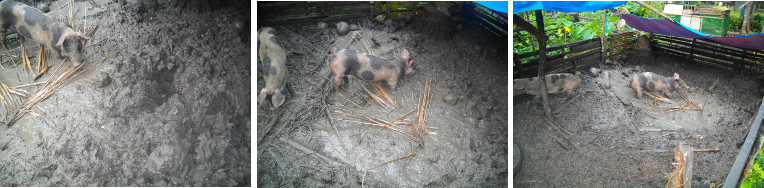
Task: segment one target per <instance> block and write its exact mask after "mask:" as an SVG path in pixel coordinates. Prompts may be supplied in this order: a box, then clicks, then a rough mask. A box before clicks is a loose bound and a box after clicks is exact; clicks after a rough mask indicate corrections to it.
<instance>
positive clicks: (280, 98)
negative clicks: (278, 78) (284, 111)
mask: <svg viewBox="0 0 764 188" xmlns="http://www.w3.org/2000/svg"><path fill="white" fill-rule="evenodd" d="M284 101H285V97H284V95H281V91H279V90H278V89H277V90H275V91H273V96H271V102H272V103H273V107H274V108H278V107H279V106H281V104H284Z"/></svg>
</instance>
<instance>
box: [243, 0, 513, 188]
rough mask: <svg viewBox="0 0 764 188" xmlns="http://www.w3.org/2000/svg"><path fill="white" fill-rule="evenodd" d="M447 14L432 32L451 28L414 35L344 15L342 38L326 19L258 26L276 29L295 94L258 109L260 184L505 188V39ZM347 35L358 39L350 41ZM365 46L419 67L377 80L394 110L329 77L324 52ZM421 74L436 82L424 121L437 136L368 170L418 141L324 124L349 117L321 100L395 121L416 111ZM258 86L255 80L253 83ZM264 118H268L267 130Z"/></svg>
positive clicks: (398, 25)
mask: <svg viewBox="0 0 764 188" xmlns="http://www.w3.org/2000/svg"><path fill="white" fill-rule="evenodd" d="M414 19H415V20H414V21H413V22H412V23H422V22H418V21H417V20H416V19H422V18H421V17H419V18H414ZM447 19H450V21H448V22H433V23H435V24H448V25H445V26H441V25H438V26H437V27H434V26H433V28H438V27H448V28H454V29H453V31H452V32H446V34H445V35H441V33H437V34H435V33H432V34H427V33H421V32H417V28H418V27H415V26H414V25H416V24H412V23H405V22H400V21H385V22H375V21H372V20H371V19H358V20H345V21H346V22H348V23H349V24H350V28H351V31H350V33H349V34H347V35H338V34H336V32H335V31H336V28H335V27H334V25H335V23H334V22H331V23H328V25H329V27H328V28H325V29H320V28H318V26H319V24H318V23H305V24H299V25H284V26H281V25H277V24H269V23H261V24H262V25H259V26H258V28H260V27H265V26H270V27H273V28H274V29H276V31H277V32H278V34H279V36H278V37H279V39H280V41H281V42H282V44H283V45H284V49H285V50H286V51H287V59H288V60H287V67H289V68H290V74H291V76H290V79H291V82H292V84H293V86H294V90H295V93H293V94H290V95H289V96H287V102H286V103H285V104H284V106H282V107H280V108H279V109H275V110H274V109H270V108H269V104H267V103H266V104H264V105H262V106H260V107H258V108H257V109H258V111H257V116H258V118H257V124H258V127H257V128H258V134H260V135H258V141H257V142H258V149H257V152H258V158H257V163H258V169H257V171H258V183H257V184H258V186H266V187H269V186H297V187H321V186H328V185H334V186H347V187H358V186H361V184H362V183H363V185H364V186H371V187H399V186H405V187H421V186H428V187H443V186H456V187H464V186H479V187H480V186H482V187H485V186H489V187H494V186H499V187H502V186H506V184H507V178H508V173H507V153H508V150H507V145H508V143H507V138H508V130H507V126H506V125H507V123H508V121H507V115H508V109H507V107H508V106H507V104H508V101H507V95H508V90H507V87H506V86H507V81H508V77H507V71H506V70H507V65H508V55H507V52H508V50H507V45H506V44H507V41H506V40H496V39H495V38H492V37H491V35H492V34H491V33H489V32H486V31H484V30H483V29H482V28H480V27H479V26H476V25H472V24H470V22H468V21H466V20H465V19H464V18H462V17H461V16H459V15H452V16H451V17H448V18H447ZM355 36H360V38H362V39H363V40H365V41H366V44H363V42H360V41H355V40H353V38H354V37H355ZM365 46H368V49H370V50H371V53H372V54H374V55H377V56H381V57H387V58H392V57H396V56H400V52H401V50H402V49H404V48H405V49H407V50H408V51H410V52H411V53H412V56H413V58H414V59H415V60H414V64H415V65H416V66H418V67H419V68H420V70H419V71H417V72H415V73H414V74H412V75H408V76H406V77H404V78H403V79H402V81H399V82H398V87H397V88H396V89H391V88H390V87H389V86H387V84H386V83H385V82H382V83H381V84H382V85H383V88H384V89H385V90H387V91H388V92H390V94H391V95H392V96H393V97H395V98H396V99H397V100H398V101H399V104H400V107H398V108H396V109H395V110H391V109H388V108H385V107H381V106H379V105H377V104H374V103H373V102H371V103H364V102H362V101H365V99H364V98H363V96H362V93H361V92H362V91H361V92H359V90H360V89H359V88H360V87H359V86H358V84H356V83H355V82H353V81H352V80H350V81H343V84H342V85H341V87H338V88H335V86H334V83H333V82H332V81H329V77H330V74H331V73H330V71H329V69H328V65H327V64H326V63H327V60H326V57H327V55H328V54H329V53H330V52H334V51H336V50H339V49H342V48H348V49H352V50H356V51H364V49H366V47H365ZM258 66H259V65H258ZM258 69H260V67H258ZM428 77H430V78H432V79H434V80H436V86H435V88H434V96H433V99H432V104H431V107H430V116H429V117H428V123H427V126H428V127H431V128H428V130H430V131H435V132H437V135H426V136H425V137H424V142H425V147H424V148H420V149H418V150H417V151H416V152H415V155H414V156H413V157H411V158H407V159H403V160H400V161H396V162H393V163H390V164H387V165H384V166H382V167H378V168H374V167H375V166H377V165H380V164H382V163H385V162H387V161H390V160H393V159H396V158H398V157H402V156H405V155H407V154H408V153H410V152H411V150H412V149H413V148H414V147H415V145H416V143H415V142H413V141H411V140H410V139H409V138H408V137H406V136H404V135H402V134H399V133H395V132H392V131H388V130H378V127H373V126H368V125H363V124H358V123H349V122H344V121H337V120H331V122H332V123H330V119H329V118H344V119H348V118H346V117H344V116H341V115H338V114H336V113H334V112H330V111H327V110H326V109H325V108H326V107H327V105H345V106H348V107H353V109H357V108H356V107H354V106H353V105H352V104H350V103H348V102H347V100H346V99H344V98H343V97H341V96H340V95H339V94H340V93H341V94H342V95H343V96H346V97H347V98H350V100H353V101H355V102H359V103H361V104H360V105H362V106H364V109H363V110H360V109H358V111H361V112H363V113H365V114H369V115H372V116H375V117H379V118H382V119H386V120H392V119H395V118H396V117H398V116H400V115H402V114H404V113H406V112H408V111H410V110H412V109H414V108H415V107H416V105H417V102H416V99H417V98H416V96H415V95H416V93H417V92H419V91H421V90H422V89H423V87H424V85H425V80H426V79H427V78H428ZM262 87H263V85H262V78H261V77H258V86H257V88H262ZM367 87H368V86H367ZM327 114H328V116H327ZM274 119H275V120H274ZM408 120H409V121H410V120H413V116H410V117H409V118H408ZM270 122H275V123H273V124H272V125H273V126H272V127H270V126H268V125H270ZM432 127H435V128H437V129H435V128H432ZM260 138H262V139H260ZM290 143H297V144H299V145H300V147H295V145H293V144H290ZM300 148H307V149H308V150H310V151H308V152H306V151H305V150H303V149H300ZM320 156H326V157H327V158H329V159H328V160H329V161H326V160H325V159H324V158H323V157H320ZM364 172H366V174H365V176H364Z"/></svg>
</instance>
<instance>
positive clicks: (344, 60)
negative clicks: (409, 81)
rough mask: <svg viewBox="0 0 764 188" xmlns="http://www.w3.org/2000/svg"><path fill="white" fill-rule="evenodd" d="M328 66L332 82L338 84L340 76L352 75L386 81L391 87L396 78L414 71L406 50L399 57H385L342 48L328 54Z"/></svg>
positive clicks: (394, 84)
mask: <svg viewBox="0 0 764 188" xmlns="http://www.w3.org/2000/svg"><path fill="white" fill-rule="evenodd" d="M329 59H330V61H329V68H330V69H331V70H332V73H333V79H334V84H336V85H340V84H341V83H342V80H341V79H342V77H343V76H345V75H352V76H355V77H357V78H360V79H363V80H366V81H373V82H378V81H386V82H387V84H388V85H390V87H391V88H396V86H397V84H398V80H400V79H401V78H402V77H403V76H404V75H408V74H411V73H414V72H416V68H415V67H414V66H413V63H414V58H412V57H411V54H410V53H409V51H408V50H406V49H404V50H403V52H401V58H396V59H386V58H380V57H377V56H373V55H369V54H364V53H359V52H356V51H352V50H347V49H342V50H340V51H337V52H336V53H334V54H332V55H331V56H330V58H329Z"/></svg>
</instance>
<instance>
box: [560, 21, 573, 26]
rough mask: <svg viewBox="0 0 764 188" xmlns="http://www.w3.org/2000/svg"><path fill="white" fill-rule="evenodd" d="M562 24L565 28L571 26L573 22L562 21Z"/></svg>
mask: <svg viewBox="0 0 764 188" xmlns="http://www.w3.org/2000/svg"><path fill="white" fill-rule="evenodd" d="M562 24H564V25H565V26H573V22H571V21H568V20H562Z"/></svg>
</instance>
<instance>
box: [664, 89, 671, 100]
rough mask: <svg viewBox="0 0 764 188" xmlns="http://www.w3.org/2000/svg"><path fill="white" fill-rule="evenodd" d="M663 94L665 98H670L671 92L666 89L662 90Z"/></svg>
mask: <svg viewBox="0 0 764 188" xmlns="http://www.w3.org/2000/svg"><path fill="white" fill-rule="evenodd" d="M663 93H664V94H666V97H668V98H671V91H669V90H668V89H664V90H663Z"/></svg>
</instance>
